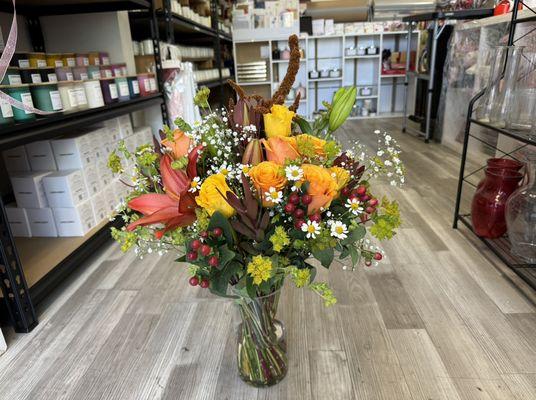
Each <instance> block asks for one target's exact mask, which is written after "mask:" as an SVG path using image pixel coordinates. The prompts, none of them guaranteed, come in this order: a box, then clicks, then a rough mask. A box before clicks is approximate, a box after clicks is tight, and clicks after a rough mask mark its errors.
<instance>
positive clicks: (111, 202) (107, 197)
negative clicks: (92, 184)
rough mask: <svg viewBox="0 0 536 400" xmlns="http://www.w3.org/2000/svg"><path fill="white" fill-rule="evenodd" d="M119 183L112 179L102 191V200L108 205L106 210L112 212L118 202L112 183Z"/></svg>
mask: <svg viewBox="0 0 536 400" xmlns="http://www.w3.org/2000/svg"><path fill="white" fill-rule="evenodd" d="M118 184H120V183H117V182H116V181H112V183H110V184H109V185H108V186H106V187H105V188H104V190H103V191H102V194H103V196H104V201H105V202H106V205H107V207H108V212H110V213H113V212H115V209H116V207H117V205H118V204H119V202H118V201H117V199H116V197H115V191H114V188H113V185H118Z"/></svg>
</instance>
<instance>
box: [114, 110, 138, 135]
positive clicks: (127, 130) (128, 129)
mask: <svg viewBox="0 0 536 400" xmlns="http://www.w3.org/2000/svg"><path fill="white" fill-rule="evenodd" d="M117 123H118V125H119V135H120V137H121V139H124V138H126V137H129V136H132V135H133V134H134V129H133V128H132V122H131V121H130V115H129V114H125V115H121V116H120V117H118V118H117Z"/></svg>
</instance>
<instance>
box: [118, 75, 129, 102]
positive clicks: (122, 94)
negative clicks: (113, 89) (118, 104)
mask: <svg viewBox="0 0 536 400" xmlns="http://www.w3.org/2000/svg"><path fill="white" fill-rule="evenodd" d="M115 84H116V85H117V92H118V96H119V101H125V100H130V91H129V89H128V81H127V78H126V77H124V76H121V77H117V78H115Z"/></svg>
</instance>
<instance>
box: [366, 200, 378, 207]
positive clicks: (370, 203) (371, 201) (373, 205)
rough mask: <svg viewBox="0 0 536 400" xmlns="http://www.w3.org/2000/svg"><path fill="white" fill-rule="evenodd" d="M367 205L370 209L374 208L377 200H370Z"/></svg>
mask: <svg viewBox="0 0 536 400" xmlns="http://www.w3.org/2000/svg"><path fill="white" fill-rule="evenodd" d="M368 203H369V206H371V207H375V206H377V205H378V199H374V198H373V199H370V201H369V202H368Z"/></svg>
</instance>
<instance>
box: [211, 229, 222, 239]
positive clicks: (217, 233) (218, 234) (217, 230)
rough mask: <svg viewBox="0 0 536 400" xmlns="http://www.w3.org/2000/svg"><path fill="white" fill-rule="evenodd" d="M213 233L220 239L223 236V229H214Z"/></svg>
mask: <svg viewBox="0 0 536 400" xmlns="http://www.w3.org/2000/svg"><path fill="white" fill-rule="evenodd" d="M212 233H213V234H214V236H216V237H220V236H221V235H223V229H221V228H214V230H213V231H212Z"/></svg>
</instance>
